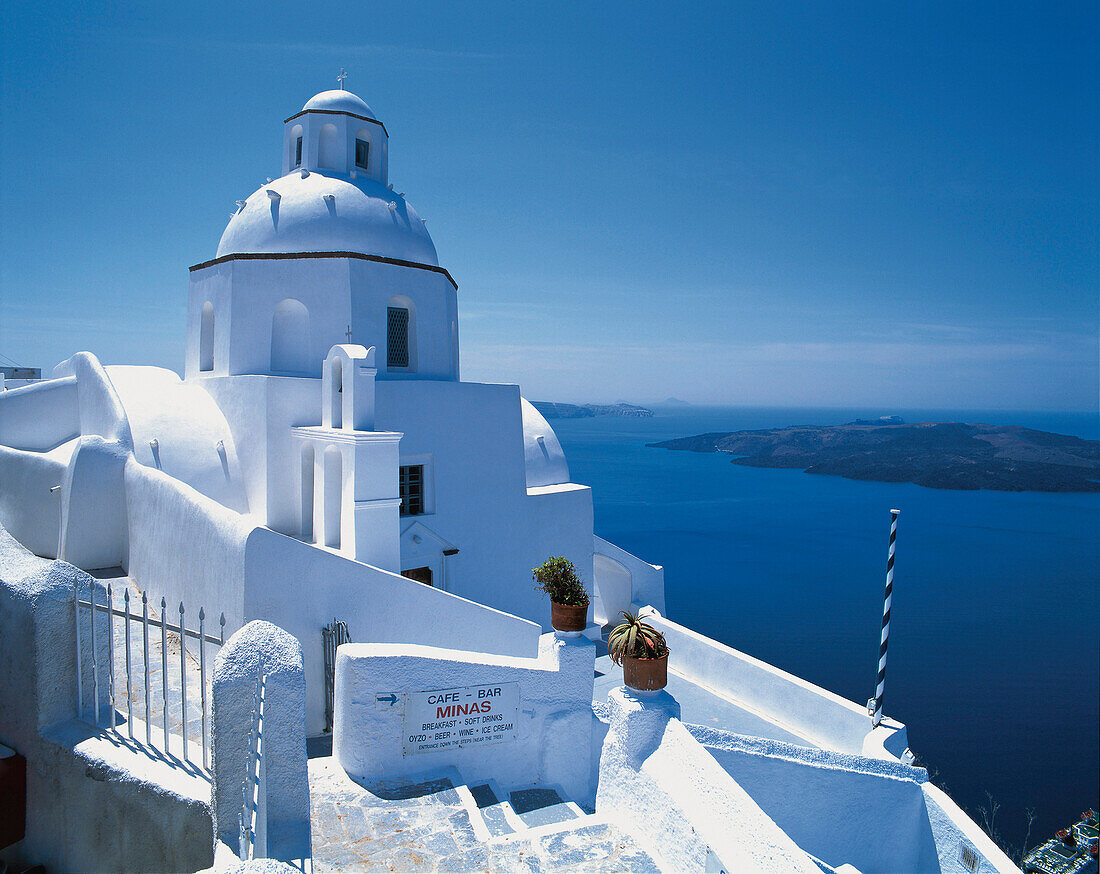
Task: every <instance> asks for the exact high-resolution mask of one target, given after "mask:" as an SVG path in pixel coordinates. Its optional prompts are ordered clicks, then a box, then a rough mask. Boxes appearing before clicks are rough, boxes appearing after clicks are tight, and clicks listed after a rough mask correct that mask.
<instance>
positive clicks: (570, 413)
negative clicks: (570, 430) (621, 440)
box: [531, 401, 653, 419]
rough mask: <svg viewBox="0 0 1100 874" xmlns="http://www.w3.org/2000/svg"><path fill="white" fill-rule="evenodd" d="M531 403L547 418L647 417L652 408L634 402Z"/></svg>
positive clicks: (651, 413)
mask: <svg viewBox="0 0 1100 874" xmlns="http://www.w3.org/2000/svg"><path fill="white" fill-rule="evenodd" d="M531 405H532V406H533V407H534V408H535V409H536V410H538V411H539V412H540V413H542V415H543V416H544V417H545V418H547V419H590V418H592V417H593V416H630V417H631V418H642V419H644V418H647V417H649V416H652V415H653V410H647V409H646V408H645V407H636V406H634V404H556V403H554V402H553V401H531Z"/></svg>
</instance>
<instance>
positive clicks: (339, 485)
mask: <svg viewBox="0 0 1100 874" xmlns="http://www.w3.org/2000/svg"><path fill="white" fill-rule="evenodd" d="M343 467H344V465H343V459H342V458H341V456H340V449H339V447H336V446H330V447H329V448H328V449H326V450H325V455H324V470H325V546H327V547H329V548H331V549H339V548H340V510H341V504H342V503H343V492H344V487H343V486H344V484H343V479H344V477H343Z"/></svg>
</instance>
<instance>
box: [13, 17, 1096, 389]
mask: <svg viewBox="0 0 1100 874" xmlns="http://www.w3.org/2000/svg"><path fill="white" fill-rule="evenodd" d="M1098 17H1100V16H1098V13H1097V8H1096V4H1095V3H1081V4H1074V3H1059V4H1040V3H1034V4H1022V5H1021V4H1012V3H995V4H994V3H990V4H981V3H972V4H954V3H943V4H927V3H925V4H904V5H903V4H873V3H866V4H843V5H840V4H824V3H822V4H806V5H795V4H781V3H773V2H761V3H733V4H730V3H720V4H713V5H711V4H667V3H662V4H645V3H599V4H590V3H585V4H569V3H553V4H539V5H535V4H516V3H500V4H492V3H482V4H443V3H439V4H433V3H421V4H388V5H385V6H382V5H375V4H364V3H330V4H327V5H323V6H315V7H310V6H309V5H305V6H303V5H302V4H300V3H297V4H289V3H280V2H268V3H263V4H225V3H219V4H211V3H205V2H191V3H186V4H181V3H172V4H160V3H125V2H116V3H112V4H86V3H66V2H64V0H62V2H57V3H53V4H38V3H36V4H31V3H25V2H19V0H16V2H14V3H11V2H9V3H8V4H6V5H5V23H4V28H3V35H2V36H0V39H2V40H3V44H2V46H0V48H2V52H0V55H2V60H0V63H2V65H3V95H2V96H3V100H2V110H0V112H2V117H0V158H2V167H3V173H2V176H0V252H2V260H0V355H3V356H6V358H7V359H10V360H14V361H17V362H18V363H20V364H32V365H40V366H43V367H47V368H48V367H50V366H52V365H53V364H54V363H56V362H57V361H58V360H60V359H62V358H65V357H67V356H68V355H69V354H71V353H72V352H74V351H76V350H79V349H88V350H91V351H92V352H95V353H96V354H97V355H99V356H100V358H101V359H102V360H103V361H104V362H106V363H122V362H126V363H151V364H160V365H163V366H168V367H173V368H175V369H180V368H181V367H182V359H183V337H184V317H185V308H186V291H187V280H188V275H187V267H188V266H189V265H191V264H195V263H198V262H200V261H203V260H206V259H208V258H211V257H213V255H214V251H215V249H216V247H217V242H218V238H219V237H220V235H221V232H222V229H223V228H224V226H225V223H226V221H227V220H228V217H229V213H230V211H231V210H232V208H233V201H234V200H235V199H237V198H242V197H245V196H246V195H248V194H249V193H250V192H252V191H253V190H255V188H257V187H258V185H259V184H260V183H261V182H262V181H263V180H264V178H265V177H266V176H269V175H271V176H276V175H278V172H279V164H280V160H279V159H280V146H281V142H282V139H281V137H282V120H283V119H284V118H285V117H287V116H289V115H291V114H292V113H293V112H295V111H296V110H297V109H299V108H300V107H301V105H302V103H304V102H305V101H306V100H307V99H308V98H309V97H310V96H311V95H312V94H313V93H315V92H317V91H321V90H324V89H326V88H330V87H335V74H336V71H337V70H338V69H339V67H340V66H343V67H345V68H346V69H347V71H348V74H349V75H348V80H347V83H346V84H347V87H348V88H349V90H352V91H354V92H356V93H357V94H359V95H360V96H361V97H363V98H364V99H365V100H366V101H367V102H368V103H369V104H370V105H371V106H372V107H373V109H374V111H375V113H376V114H377V115H378V116H379V118H381V119H382V120H383V121H384V122H385V123H386V125H387V128H388V129H389V132H390V137H391V139H390V149H391V161H390V179H391V181H393V182H394V183H395V187H396V188H397V190H400V191H404V192H406V193H407V195H408V198H409V200H410V201H411V202H412V203H413V204H414V205H415V206H416V208H417V209H418V210H419V212H420V213H421V215H423V216H425V217H426V218H427V221H428V228H429V230H430V231H431V233H432V236H433V238H434V240H435V243H436V247H437V249H438V251H439V256H440V262H441V263H442V264H443V265H444V266H446V267H447V268H448V269H449V270H450V272H451V273H452V274H453V275H454V277H455V278H456V280H457V281H458V283H459V307H460V313H461V331H462V367H463V376H464V378H466V379H471V380H484V381H493V382H519V383H520V384H521V385H522V386H523V387H524V392H525V394H526V395H527V396H529V397H534V398H537V399H543V398H545V399H554V400H564V401H614V400H620V399H622V400H630V401H636V402H642V403H645V402H652V401H654V400H660V399H663V398H666V397H668V396H670V395H675V396H677V397H680V398H684V399H686V400H688V401H692V402H696V403H729V404H746V405H803V404H806V405H838V406H840V405H860V406H878V407H883V408H885V409H886V410H889V409H890V408H914V407H922V406H923V407H937V408H952V407H955V408H980V409H1065V410H1071V409H1072V410H1090V409H1096V406H1097V399H1098V378H1100V377H1098V351H1097V343H1098V320H1100V301H1098V298H1100V293H1098V288H1100V257H1098V251H1100V245H1098V243H1100V240H1098V236H1100V234H1098V228H1100V221H1098V218H1100V196H1098V195H1100V184H1098V183H1100V179H1098V169H1097V168H1098V166H1100V165H1098V161H1097V159H1098V153H1100V150H1098V145H1100V136H1098V121H1097V107H1098V106H1100V100H1098V97H1100V94H1098V91H1100V86H1098V83H1100V69H1098V66H1100V65H1098V61H1097V53H1096V50H1095V46H1096V45H1097V44H1098V37H1100V32H1098V31H1100V27H1098Z"/></svg>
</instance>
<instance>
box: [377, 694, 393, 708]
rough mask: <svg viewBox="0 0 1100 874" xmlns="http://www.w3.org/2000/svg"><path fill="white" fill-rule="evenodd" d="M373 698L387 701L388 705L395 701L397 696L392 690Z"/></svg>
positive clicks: (391, 705)
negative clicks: (387, 693)
mask: <svg viewBox="0 0 1100 874" xmlns="http://www.w3.org/2000/svg"><path fill="white" fill-rule="evenodd" d="M374 698H375V700H376V701H389V702H390V707H393V705H394V704H396V703H397V696H396V695H394V694H393V692H390V694H389V695H375V696H374Z"/></svg>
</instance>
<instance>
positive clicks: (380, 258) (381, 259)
mask: <svg viewBox="0 0 1100 874" xmlns="http://www.w3.org/2000/svg"><path fill="white" fill-rule="evenodd" d="M290 258H355V259H357V260H359V261H377V262H378V263H380V264H393V265H394V266H395V267H416V268H417V269H419V270H430V271H432V273H442V274H443V275H444V276H446V277H447V281H448V282H450V283H451V285H453V286H454V287H455V291H458V283H457V282H455V281H454V277H452V276H451V274H450V273H448V272H447V270H446V268H444V267H437V266H436V265H435V264H422V263H420V262H419V261H405V260H403V259H401V258H387V257H386V256H385V255H365V254H363V253H362V252H236V253H231V254H229V255H222V256H221V257H220V258H214V259H212V260H210V261H203V262H202V263H201V264H196V265H194V266H193V267H189V268H188V269H189V270H190V271H191V272H192V273H194V272H195V271H196V270H204V269H206V268H207V267H213V266H214V265H215V264H224V263H225V262H226V261H263V260H270V261H285V260H288V259H290Z"/></svg>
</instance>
